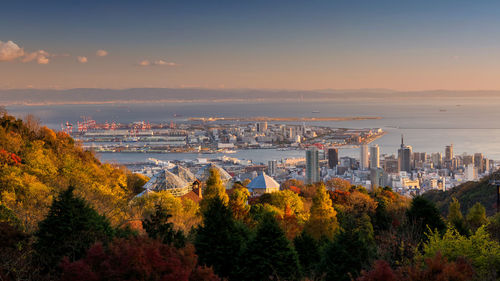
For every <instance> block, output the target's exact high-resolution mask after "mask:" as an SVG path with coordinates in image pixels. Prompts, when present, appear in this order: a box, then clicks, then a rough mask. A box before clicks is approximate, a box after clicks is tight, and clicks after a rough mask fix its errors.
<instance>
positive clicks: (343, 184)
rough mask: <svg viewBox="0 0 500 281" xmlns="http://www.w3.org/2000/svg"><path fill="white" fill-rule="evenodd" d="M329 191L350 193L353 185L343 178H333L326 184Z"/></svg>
mask: <svg viewBox="0 0 500 281" xmlns="http://www.w3.org/2000/svg"><path fill="white" fill-rule="evenodd" d="M326 187H327V188H328V190H332V191H333V190H342V191H349V189H350V188H351V183H350V182H349V181H346V180H344V179H341V178H331V179H329V180H328V181H327V182H326Z"/></svg>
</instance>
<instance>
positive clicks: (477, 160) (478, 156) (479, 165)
mask: <svg viewBox="0 0 500 281" xmlns="http://www.w3.org/2000/svg"><path fill="white" fill-rule="evenodd" d="M474 166H475V167H476V170H477V173H478V174H482V173H484V163H483V154H482V153H474Z"/></svg>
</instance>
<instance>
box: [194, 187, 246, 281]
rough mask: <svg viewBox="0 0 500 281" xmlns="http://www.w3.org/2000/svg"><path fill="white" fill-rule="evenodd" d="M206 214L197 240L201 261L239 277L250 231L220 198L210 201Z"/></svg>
mask: <svg viewBox="0 0 500 281" xmlns="http://www.w3.org/2000/svg"><path fill="white" fill-rule="evenodd" d="M202 216H203V222H202V225H201V226H200V227H199V228H198V229H197V231H196V237H195V242H194V244H195V247H196V254H197V255H198V257H199V263H200V264H202V265H207V266H211V267H212V268H213V270H214V272H215V273H216V274H217V275H219V276H221V277H225V278H229V279H235V276H237V275H238V272H239V271H240V268H241V266H240V257H241V254H242V252H243V249H244V247H245V242H246V241H247V239H248V236H249V233H248V230H247V229H246V227H245V226H244V225H243V224H239V223H237V222H236V221H235V220H234V218H233V215H232V213H231V210H230V209H229V207H228V206H227V205H226V204H225V203H224V202H223V201H222V200H221V199H220V198H218V197H214V198H213V199H212V200H210V201H208V205H207V206H206V209H205V210H204V211H203V213H202Z"/></svg>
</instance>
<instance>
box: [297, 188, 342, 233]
mask: <svg viewBox="0 0 500 281" xmlns="http://www.w3.org/2000/svg"><path fill="white" fill-rule="evenodd" d="M337 227H338V224H337V212H336V211H335V210H334V209H333V207H332V200H331V199H330V197H329V196H328V194H327V193H326V189H325V186H324V185H322V184H321V185H318V187H317V189H316V196H315V197H314V198H313V204H312V206H311V216H310V217H309V220H308V221H307V223H306V225H305V228H304V229H305V231H306V232H307V233H308V234H309V235H311V236H312V237H314V238H315V239H316V240H319V239H322V238H326V239H333V235H334V234H335V231H336V230H337Z"/></svg>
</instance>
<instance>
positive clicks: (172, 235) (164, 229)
mask: <svg viewBox="0 0 500 281" xmlns="http://www.w3.org/2000/svg"><path fill="white" fill-rule="evenodd" d="M171 217H172V215H171V214H168V213H167V211H166V210H165V209H163V207H162V206H161V205H156V212H155V213H154V214H153V215H152V216H151V217H150V218H148V219H144V220H143V221H142V227H143V228H144V230H145V231H146V233H147V234H148V236H149V237H150V238H153V239H159V240H160V241H162V243H164V244H169V245H172V244H173V245H174V246H175V247H177V248H181V247H184V245H185V244H186V237H185V236H184V233H183V232H182V230H175V229H174V224H173V223H171V222H168V219H170V218H171Z"/></svg>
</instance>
